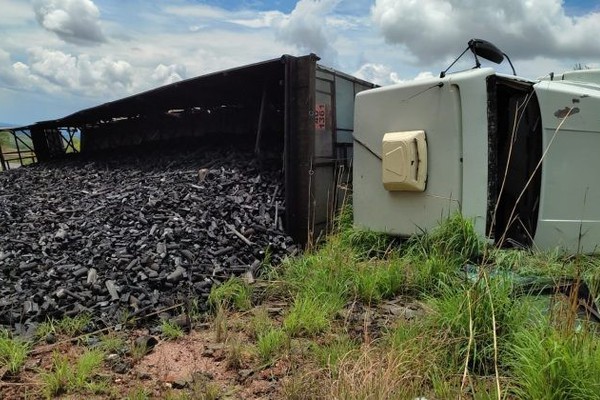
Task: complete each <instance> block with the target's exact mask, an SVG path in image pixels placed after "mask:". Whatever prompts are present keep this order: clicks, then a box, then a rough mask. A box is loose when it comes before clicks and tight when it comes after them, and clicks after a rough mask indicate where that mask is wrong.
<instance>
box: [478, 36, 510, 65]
mask: <svg viewBox="0 0 600 400" xmlns="http://www.w3.org/2000/svg"><path fill="white" fill-rule="evenodd" d="M469 49H471V51H472V52H473V54H474V55H475V60H476V61H477V56H479V57H481V58H485V59H486V60H489V61H491V62H493V63H496V64H500V63H501V62H502V61H504V53H502V51H501V50H500V49H499V48H498V47H496V45H494V44H493V43H490V42H488V41H487V40H483V39H471V40H469ZM477 63H479V62H478V61H477Z"/></svg>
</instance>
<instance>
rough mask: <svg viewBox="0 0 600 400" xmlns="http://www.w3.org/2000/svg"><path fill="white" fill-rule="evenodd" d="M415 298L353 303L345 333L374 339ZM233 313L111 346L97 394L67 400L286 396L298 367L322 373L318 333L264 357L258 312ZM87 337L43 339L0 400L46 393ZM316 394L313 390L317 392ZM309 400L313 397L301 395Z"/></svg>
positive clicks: (408, 310) (274, 310) (276, 310)
mask: <svg viewBox="0 0 600 400" xmlns="http://www.w3.org/2000/svg"><path fill="white" fill-rule="evenodd" d="M407 300H408V299H400V298H399V299H396V300H391V301H386V302H383V303H382V304H380V305H379V306H378V307H373V308H371V307H367V306H365V305H362V304H359V303H352V304H348V305H347V307H346V308H345V309H344V311H343V312H342V313H340V315H339V316H338V318H337V319H338V320H339V321H343V324H344V325H345V327H346V331H347V332H348V333H349V335H350V336H353V337H355V338H356V339H358V340H360V341H363V340H372V339H374V338H376V337H377V336H378V335H379V332H381V331H382V330H384V329H385V328H386V327H387V326H388V325H389V324H391V323H393V322H394V321H396V320H397V319H398V318H403V319H407V320H410V319H412V318H416V317H418V316H419V315H420V314H422V312H423V310H422V309H421V307H420V305H419V304H418V303H410V302H407ZM283 306H284V304H280V303H272V304H263V305H262V307H263V308H264V309H267V310H268V312H269V315H270V317H271V318H272V319H273V320H274V321H278V322H281V319H282V316H283V312H284V311H283V310H284V307H283ZM255 311H256V309H253V310H250V311H247V312H245V313H240V312H230V313H228V314H227V317H226V320H225V321H224V322H223V324H222V325H221V326H219V325H218V323H216V322H215V321H214V320H210V321H208V322H204V323H197V324H196V326H195V327H194V329H193V330H192V331H191V332H189V333H187V334H186V335H185V336H184V337H182V338H179V339H176V340H165V339H161V338H160V337H158V336H156V335H154V336H151V337H153V338H156V339H157V340H158V342H157V343H156V345H154V346H153V347H152V349H151V350H149V351H148V352H147V353H146V354H135V352H133V351H129V352H126V353H124V354H117V353H114V354H112V353H111V352H108V353H107V355H106V357H105V361H104V362H103V364H102V367H101V369H100V371H98V372H97V373H96V376H95V377H94V379H95V380H101V381H103V382H107V383H108V385H107V386H108V388H107V390H106V391H103V392H101V393H98V394H94V393H90V392H89V391H86V390H82V391H76V392H74V393H73V392H72V391H70V392H68V393H63V394H61V395H57V396H55V397H53V398H60V399H80V398H86V399H164V398H167V399H211V398H214V399H283V398H290V397H294V396H296V395H298V394H301V393H298V391H299V390H300V391H301V390H302V389H301V388H300V389H299V388H296V387H293V384H294V375H295V374H297V373H302V374H314V375H315V379H314V381H315V382H318V379H319V378H318V377H319V375H320V374H321V373H323V371H321V370H320V367H319V366H318V365H316V364H315V363H314V360H312V359H311V358H310V357H309V356H308V355H307V354H308V353H309V348H310V346H311V343H313V341H314V340H318V339H317V338H314V339H312V340H311V339H306V338H297V339H292V340H293V341H294V343H293V345H291V346H290V349H293V350H290V351H289V352H286V353H284V354H282V355H281V356H280V357H277V358H276V359H274V360H273V361H272V362H266V363H265V362H262V361H261V360H260V359H259V357H258V356H257V354H256V345H255V339H254V338H253V337H252V334H251V328H250V326H251V323H252V318H253V315H254V314H253V313H254V312H255ZM126 335H127V337H126V343H128V345H129V348H131V347H132V346H133V343H135V342H136V340H139V338H142V337H150V336H149V331H148V329H132V330H129V331H127V332H126ZM86 348H87V347H86V345H85V343H84V341H83V340H69V338H64V337H61V338H59V341H58V342H57V343H56V344H52V345H48V344H45V343H43V344H39V345H37V346H35V347H33V349H32V350H31V353H30V356H29V357H28V360H27V362H26V363H25V366H24V368H23V369H22V372H21V373H20V374H18V375H17V376H10V374H8V373H7V372H6V371H0V373H2V375H3V376H2V379H1V380H0V399H38V398H43V397H45V395H44V392H43V388H44V382H43V379H42V375H43V374H44V373H45V372H48V371H51V370H52V362H53V360H54V357H55V356H56V354H60V355H66V357H67V358H68V359H69V360H70V363H71V364H72V365H74V364H75V363H76V361H77V359H78V357H80V356H81V354H82V353H84V352H85V351H86ZM313 393H314V391H313ZM298 398H309V397H302V396H301V397H298Z"/></svg>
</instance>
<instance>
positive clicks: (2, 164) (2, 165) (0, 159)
mask: <svg viewBox="0 0 600 400" xmlns="http://www.w3.org/2000/svg"><path fill="white" fill-rule="evenodd" d="M0 169H1V170H2V171H6V170H8V168H7V167H6V161H5V160H4V150H2V144H1V143H0Z"/></svg>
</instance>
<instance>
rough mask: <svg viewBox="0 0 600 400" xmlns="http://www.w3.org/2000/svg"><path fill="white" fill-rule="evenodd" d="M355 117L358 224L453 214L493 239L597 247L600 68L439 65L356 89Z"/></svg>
mask: <svg viewBox="0 0 600 400" xmlns="http://www.w3.org/2000/svg"><path fill="white" fill-rule="evenodd" d="M481 42H483V41H481ZM484 44H489V43H487V42H484ZM469 46H472V43H471V42H470V43H469ZM492 46H493V45H492ZM471 50H474V49H473V48H471ZM473 52H474V54H475V53H476V51H473ZM463 54H464V53H463ZM477 54H478V53H477ZM501 54H502V53H501ZM479 55H480V56H481V54H479ZM477 67H479V62H478V61H477ZM354 118H355V123H354V129H355V130H354V140H355V142H354V161H353V163H354V164H353V165H354V171H353V174H354V176H353V186H354V195H353V205H354V221H355V224H356V225H357V226H360V227H364V228H368V229H371V230H374V231H380V232H387V233H390V234H394V235H400V236H409V235H412V234H415V233H419V232H422V231H423V230H430V229H432V228H433V227H435V226H436V225H437V224H439V222H440V221H441V220H443V219H444V218H445V217H447V216H448V215H450V214H452V213H453V212H456V211H459V212H461V213H462V215H463V216H465V217H466V218H470V219H472V220H473V221H474V224H475V229H476V231H477V233H478V234H480V235H482V236H486V237H488V238H489V239H490V240H493V241H495V242H496V243H498V244H502V245H508V244H512V245H521V246H533V247H535V248H539V249H553V248H556V247H560V248H562V249H564V250H566V251H570V252H582V253H594V252H598V251H600V70H583V71H572V72H568V73H564V74H562V75H555V76H552V75H549V76H548V77H546V78H543V79H540V80H535V81H533V80H527V79H524V78H519V77H516V76H509V75H502V74H499V73H496V72H495V71H494V70H493V69H491V68H474V69H471V70H468V71H463V72H458V73H453V74H448V75H445V73H442V74H440V78H432V79H427V80H419V81H414V82H410V83H403V84H397V85H393V86H387V87H381V88H376V89H372V90H367V91H364V92H361V93H359V94H358V95H357V97H356V106H355V116H354Z"/></svg>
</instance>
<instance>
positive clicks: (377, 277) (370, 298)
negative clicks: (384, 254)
mask: <svg viewBox="0 0 600 400" xmlns="http://www.w3.org/2000/svg"><path fill="white" fill-rule="evenodd" d="M405 275H406V271H405V265H404V263H403V262H402V260H399V259H394V260H388V261H386V262H383V263H381V262H372V263H369V264H361V265H358V266H357V269H356V274H355V278H354V282H352V284H353V286H354V288H355V290H356V295H357V296H358V298H360V299H361V300H362V301H364V302H365V303H367V304H376V303H378V302H380V301H381V300H383V299H387V298H390V297H393V296H394V295H396V294H398V293H400V292H401V291H403V289H404V284H405V281H406V278H405Z"/></svg>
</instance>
